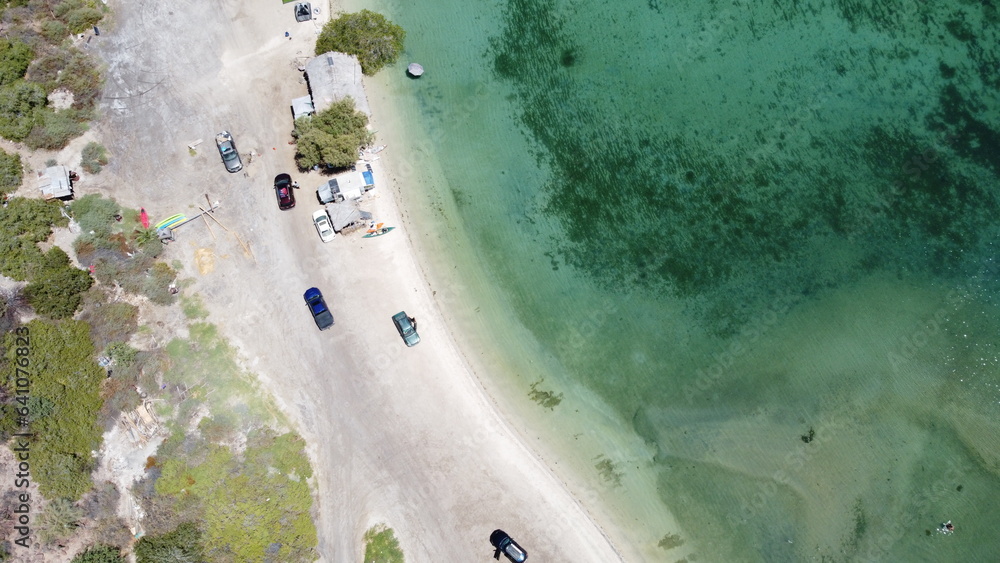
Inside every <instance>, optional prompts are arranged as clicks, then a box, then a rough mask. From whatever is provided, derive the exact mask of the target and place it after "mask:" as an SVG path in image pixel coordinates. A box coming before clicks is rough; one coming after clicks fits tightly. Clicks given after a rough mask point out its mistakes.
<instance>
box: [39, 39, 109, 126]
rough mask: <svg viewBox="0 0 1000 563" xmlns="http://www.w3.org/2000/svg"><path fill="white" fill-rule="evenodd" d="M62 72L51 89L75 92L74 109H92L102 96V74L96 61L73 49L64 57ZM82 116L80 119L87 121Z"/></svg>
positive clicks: (83, 115)
mask: <svg viewBox="0 0 1000 563" xmlns="http://www.w3.org/2000/svg"><path fill="white" fill-rule="evenodd" d="M62 61H64V62H63V63H62V66H61V67H60V68H61V70H62V72H60V73H59V74H58V77H57V79H56V82H55V84H54V85H53V86H52V88H51V89H56V88H63V89H66V90H69V91H70V92H73V108H75V109H78V110H89V109H92V108H93V107H94V105H95V103H96V102H97V100H98V98H99V97H100V95H101V73H100V72H99V71H98V68H97V65H96V63H95V62H94V59H93V58H92V57H90V56H89V55H87V54H86V53H83V52H80V51H78V50H76V49H71V50H70V51H69V52H68V53H67V54H66V55H63V58H62ZM87 117H88V116H87V115H86V114H82V115H81V116H80V117H79V118H80V119H86V118H87Z"/></svg>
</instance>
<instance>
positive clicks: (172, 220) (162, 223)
mask: <svg viewBox="0 0 1000 563" xmlns="http://www.w3.org/2000/svg"><path fill="white" fill-rule="evenodd" d="M183 218H184V214H183V213H178V214H177V215H171V216H170V217H167V218H166V219H164V220H162V221H160V222H159V223H157V224H156V227H155V228H156V229H162V228H163V227H165V226H167V225H168V224H171V223H176V222H177V220H178V219H183Z"/></svg>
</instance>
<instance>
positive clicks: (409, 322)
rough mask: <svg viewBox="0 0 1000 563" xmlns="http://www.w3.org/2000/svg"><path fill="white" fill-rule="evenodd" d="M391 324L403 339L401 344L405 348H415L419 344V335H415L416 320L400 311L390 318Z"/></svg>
mask: <svg viewBox="0 0 1000 563" xmlns="http://www.w3.org/2000/svg"><path fill="white" fill-rule="evenodd" d="M392 324H394V325H396V330H398V331H399V335H400V336H402V337H403V342H406V345H407V346H416V345H417V344H419V343H420V335H419V334H417V319H415V318H413V317H410V316H407V314H406V311H400V312H398V313H396V314H395V315H393V316H392Z"/></svg>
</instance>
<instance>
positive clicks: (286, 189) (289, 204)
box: [274, 174, 295, 209]
mask: <svg viewBox="0 0 1000 563" xmlns="http://www.w3.org/2000/svg"><path fill="white" fill-rule="evenodd" d="M274 195H275V196H277V197H278V209H291V208H293V207H295V192H293V191H292V177H291V176H289V175H288V174H278V175H277V176H275V177H274Z"/></svg>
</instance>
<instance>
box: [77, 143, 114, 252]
mask: <svg viewBox="0 0 1000 563" xmlns="http://www.w3.org/2000/svg"><path fill="white" fill-rule="evenodd" d="M88 146H90V145H88ZM120 210H121V206H119V205H118V202H116V201H115V200H113V199H107V198H104V197H101V196H100V195H99V194H87V195H85V196H83V197H81V198H80V199H78V200H76V201H74V202H73V203H72V204H71V205H70V206H69V213H70V215H72V216H73V219H76V222H77V223H79V224H80V230H81V231H83V232H84V233H90V231H94V232H95V234H97V235H98V236H110V235H111V232H112V226H113V225H114V221H115V215H117V214H118V212H119V211H120Z"/></svg>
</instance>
